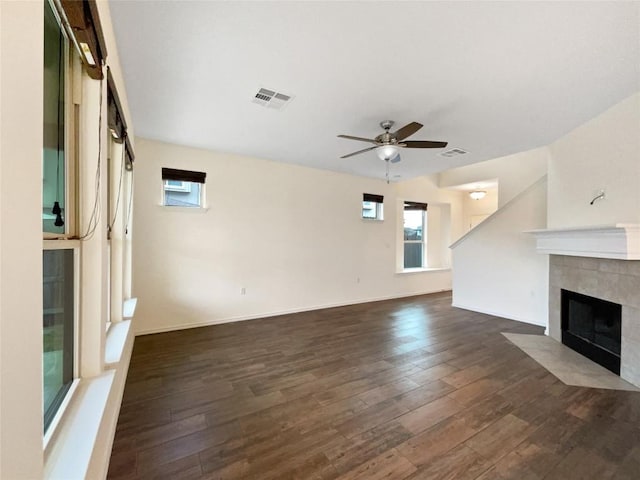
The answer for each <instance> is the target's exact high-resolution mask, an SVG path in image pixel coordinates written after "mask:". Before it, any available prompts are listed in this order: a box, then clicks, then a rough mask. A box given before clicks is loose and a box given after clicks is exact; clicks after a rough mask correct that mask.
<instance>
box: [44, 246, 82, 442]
mask: <svg viewBox="0 0 640 480" xmlns="http://www.w3.org/2000/svg"><path fill="white" fill-rule="evenodd" d="M42 270H43V282H42V300H43V312H42V340H43V354H42V366H43V393H44V402H43V409H44V411H43V414H44V429H45V431H46V430H47V428H48V427H49V425H50V424H51V421H52V420H53V418H54V417H55V414H56V413H57V411H58V408H59V407H60V405H61V404H62V401H63V400H64V397H65V395H66V393H67V391H68V390H69V388H70V387H71V384H72V382H73V379H74V363H75V362H74V352H75V348H74V343H75V342H74V330H75V328H74V327H75V310H76V309H75V288H76V285H75V252H74V249H72V248H64V249H61V250H44V251H43V253H42Z"/></svg>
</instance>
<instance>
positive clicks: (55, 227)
mask: <svg viewBox="0 0 640 480" xmlns="http://www.w3.org/2000/svg"><path fill="white" fill-rule="evenodd" d="M65 45H66V40H65V38H64V36H63V35H62V30H61V29H60V26H59V25H58V21H57V20H56V17H55V15H54V14H53V11H52V10H51V6H50V5H49V2H46V1H45V2H44V103H43V108H44V116H43V132H44V134H43V149H42V176H43V182H42V230H43V232H51V233H64V231H65V229H64V218H66V217H65V152H64V105H65V103H64V85H65V68H64V59H65V58H64V57H65V55H64V51H65ZM56 202H57V203H56Z"/></svg>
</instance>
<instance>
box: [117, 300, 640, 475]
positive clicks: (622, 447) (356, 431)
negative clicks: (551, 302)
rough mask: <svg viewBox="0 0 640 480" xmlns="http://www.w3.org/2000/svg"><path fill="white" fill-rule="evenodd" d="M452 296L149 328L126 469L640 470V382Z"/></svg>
mask: <svg viewBox="0 0 640 480" xmlns="http://www.w3.org/2000/svg"><path fill="white" fill-rule="evenodd" d="M503 331H509V332H518V333H542V330H541V329H540V328H538V327H533V326H529V325H524V324H520V323H517V322H512V321H509V320H504V319H500V318H496V317H491V316H488V315H482V314H478V313H473V312H468V311H465V310H459V309H455V308H452V307H451V296H450V294H448V293H442V294H434V295H425V296H419V297H411V298H406V299H400V300H390V301H384V302H376V303H369V304H361V305H354V306H348V307H340V308H332V309H327V310H319V311H314V312H307V313H300V314H293V315H286V316H280V317H272V318H267V319H261V320H253V321H247V322H238V323H233V324H225V325H218V326H212V327H204V328H197V329H191V330H183V331H178V332H170V333H163V334H156V335H147V336H142V337H138V338H136V341H135V346H134V351H133V356H132V359H131V367H130V371H129V376H128V379H127V384H126V388H125V394H124V399H123V404H122V410H121V413H120V417H119V421H118V426H117V432H116V438H115V441H114V446H113V452H112V456H111V464H110V468H109V475H108V478H110V479H114V480H115V479H137V478H139V479H153V478H170V479H201V478H202V479H264V480H269V479H305V480H306V479H343V480H346V479H349V480H354V479H370V480H375V479H382V478H384V479H397V480H401V479H407V480H409V479H411V480H417V479H430V480H435V479H455V480H463V479H479V480H493V479H518V480H538V479H558V480H559V479H562V480H571V479H598V480H601V479H608V478H615V479H625V478H629V479H638V478H640V394H638V393H633V392H622V391H613V390H598V389H588V388H580V387H571V386H567V385H564V384H563V383H561V382H560V381H558V380H557V379H556V378H555V377H553V376H552V375H551V374H549V373H548V372H547V371H546V370H544V369H543V368H542V367H540V366H539V365H538V364H537V363H536V362H535V361H533V360H532V359H530V358H529V357H528V356H526V355H525V354H524V353H523V352H522V351H521V350H520V349H519V348H517V347H515V346H514V345H512V344H511V343H510V342H509V341H508V340H507V339H506V338H504V336H502V335H501V334H500V332H503Z"/></svg>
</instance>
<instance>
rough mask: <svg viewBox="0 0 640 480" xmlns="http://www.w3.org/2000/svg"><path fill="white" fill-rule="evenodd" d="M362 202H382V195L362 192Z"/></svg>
mask: <svg viewBox="0 0 640 480" xmlns="http://www.w3.org/2000/svg"><path fill="white" fill-rule="evenodd" d="M362 201H363V202H375V203H383V201H384V196H383V195H375V194H373V193H363V194H362Z"/></svg>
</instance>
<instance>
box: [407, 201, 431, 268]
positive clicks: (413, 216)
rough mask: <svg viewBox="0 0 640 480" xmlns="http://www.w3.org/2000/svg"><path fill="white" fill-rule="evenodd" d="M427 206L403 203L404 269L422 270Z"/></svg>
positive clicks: (424, 204)
mask: <svg viewBox="0 0 640 480" xmlns="http://www.w3.org/2000/svg"><path fill="white" fill-rule="evenodd" d="M426 225H427V204H426V203H417V202H404V221H403V227H404V268H405V269H408V268H424V267H426V266H427V264H426V261H425V240H426V238H425V237H426V235H425V232H426Z"/></svg>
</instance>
